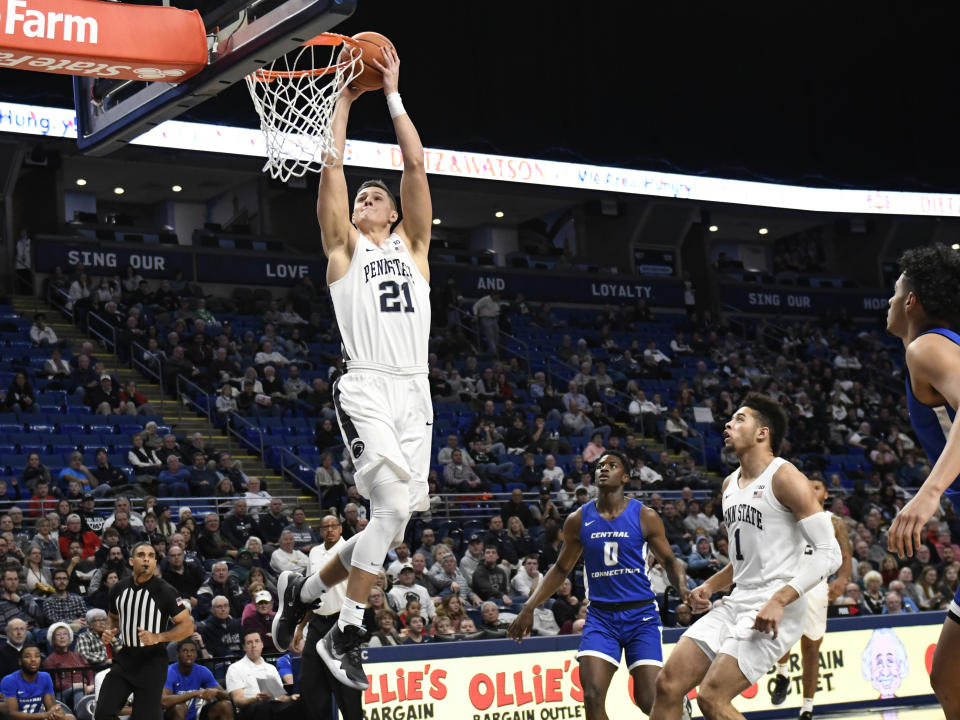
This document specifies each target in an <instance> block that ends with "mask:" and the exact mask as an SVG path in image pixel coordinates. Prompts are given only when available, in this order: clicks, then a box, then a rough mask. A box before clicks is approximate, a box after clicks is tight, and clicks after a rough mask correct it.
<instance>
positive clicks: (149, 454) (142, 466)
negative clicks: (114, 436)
mask: <svg viewBox="0 0 960 720" xmlns="http://www.w3.org/2000/svg"><path fill="white" fill-rule="evenodd" d="M148 424H149V423H148ZM130 442H131V443H132V444H133V447H132V448H131V449H130V451H129V452H128V453H127V462H128V463H130V464H131V465H132V466H133V473H134V476H135V477H136V478H137V479H138V481H139V482H147V483H152V482H154V479H155V478H156V477H157V476H158V475H159V474H160V473H161V472H162V471H163V470H164V465H163V463H161V462H160V458H158V457H157V455H156V453H155V452H154V451H153V450H152V449H150V448H148V447H146V446H145V445H144V439H143V436H142V435H134V436H133V437H132V438H131V439H130Z"/></svg>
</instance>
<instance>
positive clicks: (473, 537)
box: [467, 533, 483, 543]
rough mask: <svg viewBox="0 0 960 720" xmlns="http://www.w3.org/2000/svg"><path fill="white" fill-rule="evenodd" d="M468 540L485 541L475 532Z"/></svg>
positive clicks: (471, 541)
mask: <svg viewBox="0 0 960 720" xmlns="http://www.w3.org/2000/svg"><path fill="white" fill-rule="evenodd" d="M467 542H468V543H475V542H483V538H482V537H480V536H479V535H477V533H473V534H472V535H471V536H470V537H468V538H467Z"/></svg>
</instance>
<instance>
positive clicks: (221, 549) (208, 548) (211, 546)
mask: <svg viewBox="0 0 960 720" xmlns="http://www.w3.org/2000/svg"><path fill="white" fill-rule="evenodd" d="M197 549H198V550H199V551H200V554H201V555H203V557H204V558H206V559H207V560H211V559H214V558H223V557H231V558H236V557H237V546H236V545H234V544H233V543H232V542H230V540H229V539H228V538H227V536H226V535H225V534H224V533H223V531H222V530H221V528H220V518H219V516H218V515H217V514H216V513H207V515H206V516H205V517H204V518H203V527H202V528H200V530H199V531H198V532H197Z"/></svg>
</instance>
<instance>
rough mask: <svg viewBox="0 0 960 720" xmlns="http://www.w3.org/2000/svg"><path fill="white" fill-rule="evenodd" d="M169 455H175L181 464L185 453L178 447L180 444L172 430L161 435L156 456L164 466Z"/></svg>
mask: <svg viewBox="0 0 960 720" xmlns="http://www.w3.org/2000/svg"><path fill="white" fill-rule="evenodd" d="M171 455H175V456H176V457H177V459H179V460H180V462H181V464H182V463H183V459H184V455H185V453H184V452H183V450H182V449H181V448H180V444H179V443H178V442H177V436H176V435H174V434H173V433H172V432H170V433H167V434H166V435H164V436H163V440H162V442H161V444H160V447H159V448H157V457H158V458H160V462H161V463H163V464H164V466H166V464H167V458H169V457H170V456H171Z"/></svg>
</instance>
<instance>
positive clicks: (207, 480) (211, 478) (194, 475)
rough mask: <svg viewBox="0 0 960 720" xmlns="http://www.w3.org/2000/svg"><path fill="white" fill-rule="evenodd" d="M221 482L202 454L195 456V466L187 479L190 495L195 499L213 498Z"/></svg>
mask: <svg viewBox="0 0 960 720" xmlns="http://www.w3.org/2000/svg"><path fill="white" fill-rule="evenodd" d="M219 481H220V478H219V477H218V476H217V473H216V471H215V470H211V469H210V468H208V467H207V460H206V458H205V457H204V456H203V455H202V454H200V453H196V454H194V456H193V466H192V467H191V468H190V472H189V476H188V477H187V482H188V483H189V485H190V494H191V495H193V496H195V497H211V496H212V495H213V494H214V492H215V490H216V487H217V483H218V482H219ZM231 487H232V486H231Z"/></svg>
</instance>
